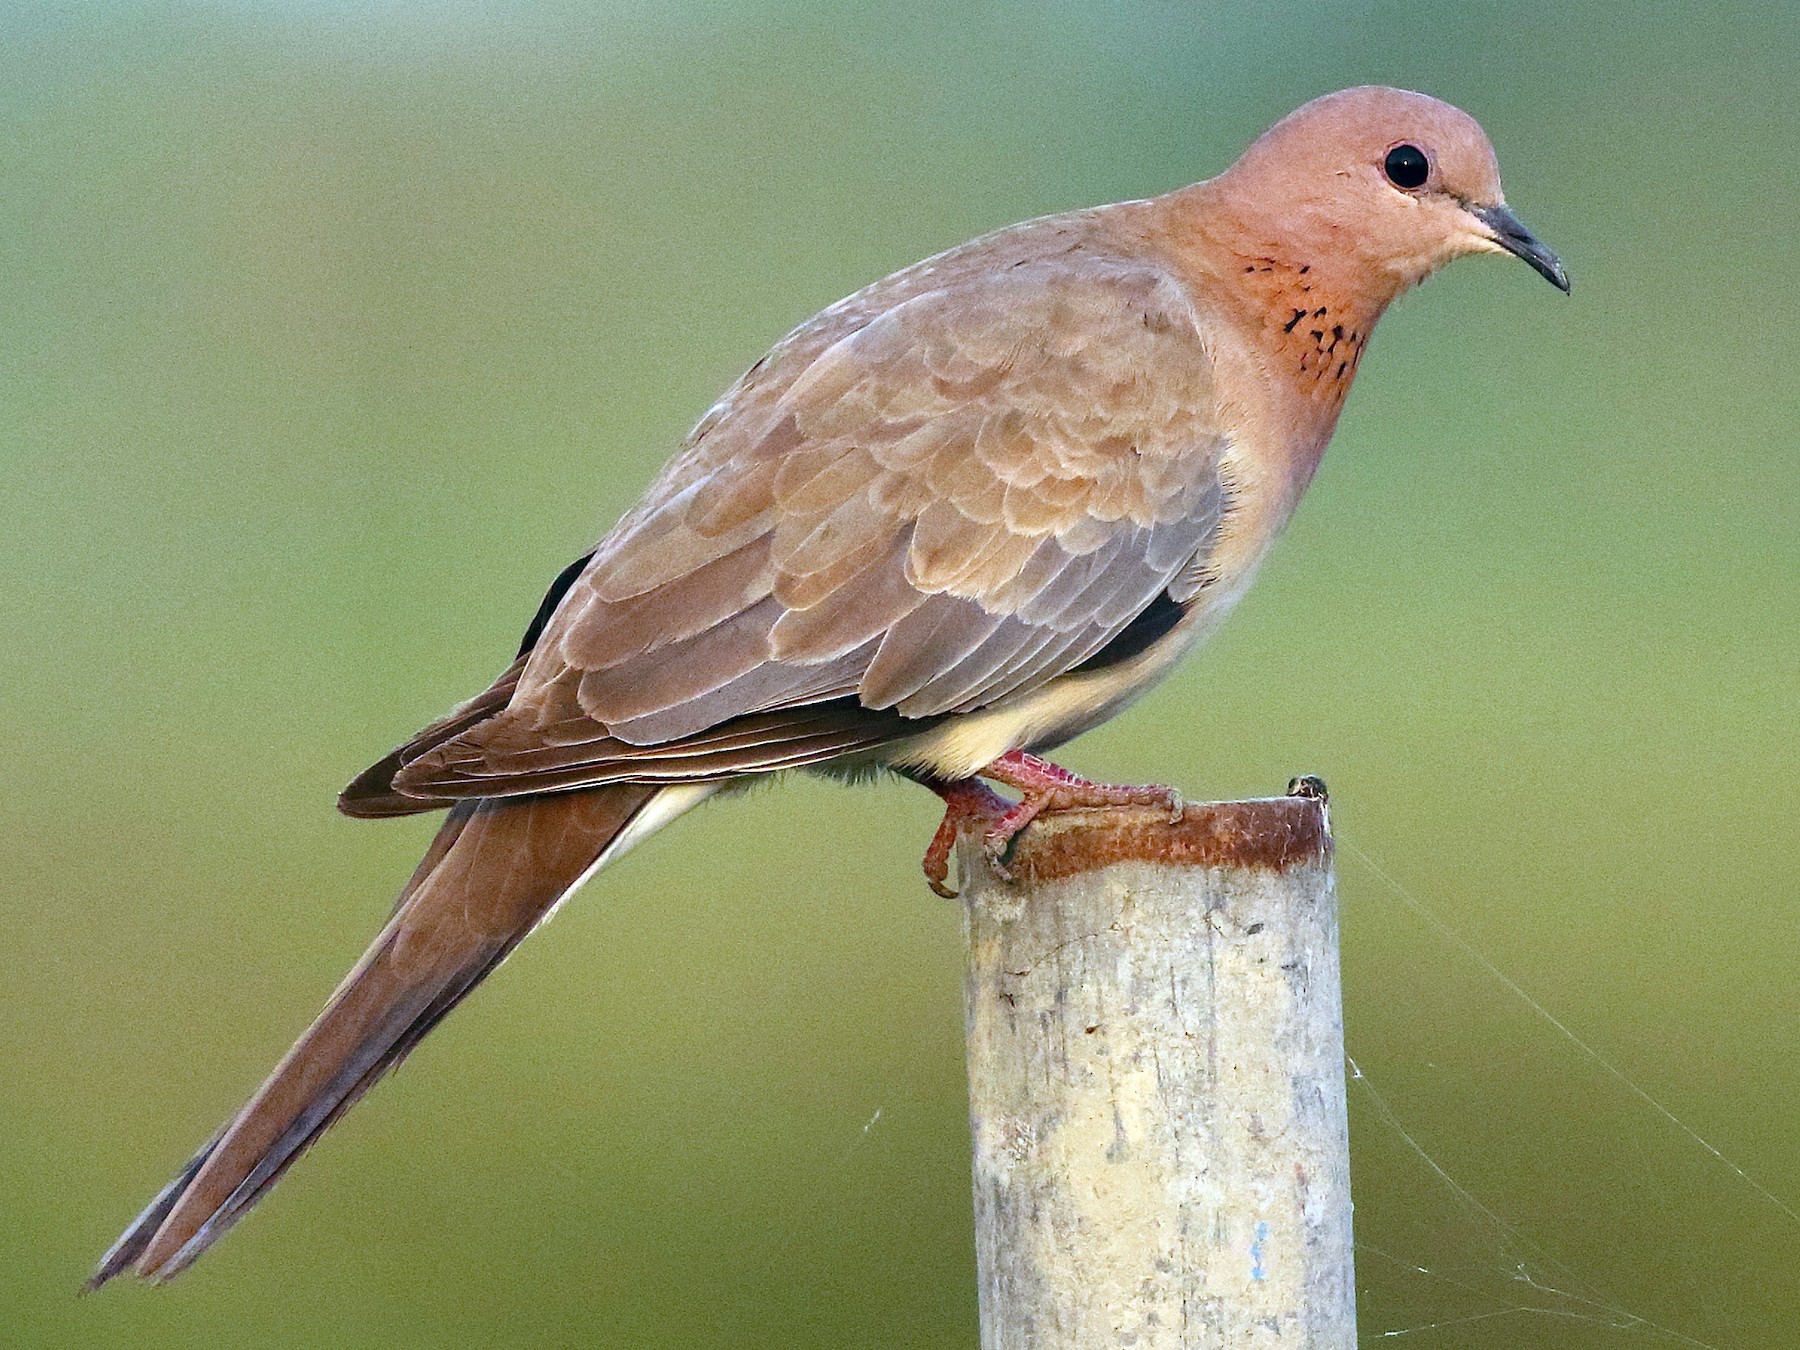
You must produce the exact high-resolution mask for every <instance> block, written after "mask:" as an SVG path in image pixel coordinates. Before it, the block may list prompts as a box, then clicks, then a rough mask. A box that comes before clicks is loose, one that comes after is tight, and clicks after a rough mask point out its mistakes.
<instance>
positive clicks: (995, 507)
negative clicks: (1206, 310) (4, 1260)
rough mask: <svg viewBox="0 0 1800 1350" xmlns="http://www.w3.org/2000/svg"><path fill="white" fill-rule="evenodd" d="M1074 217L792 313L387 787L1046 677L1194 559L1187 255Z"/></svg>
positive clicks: (691, 762)
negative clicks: (785, 330) (1158, 252)
mask: <svg viewBox="0 0 1800 1350" xmlns="http://www.w3.org/2000/svg"><path fill="white" fill-rule="evenodd" d="M1034 228H1035V229H1036V231H1037V232H1036V233H1033V229H1034ZM1084 238H1085V237H1084V236H1082V235H1081V232H1080V228H1079V225H1078V223H1077V224H1076V225H1071V224H1069V223H1068V222H1067V221H1065V222H1064V223H1063V224H1061V225H1057V226H1055V227H1054V228H1052V227H1050V226H1040V227H1025V228H1024V229H1023V230H1022V231H1020V232H1019V237H1018V239H1017V240H1016V241H1014V243H1012V244H1011V245H1009V247H1011V248H1012V250H1013V251H1014V253H1016V254H1017V255H1018V256H1016V257H1012V258H1010V259H1008V260H1007V261H1008V265H1000V263H999V262H997V261H996V260H995V257H994V253H995V251H996V249H999V245H997V244H996V243H995V241H993V240H990V241H987V244H986V249H987V255H986V262H985V265H983V266H980V267H976V266H973V265H969V266H964V265H963V264H962V262H961V260H960V258H959V255H956V254H951V255H946V257H945V258H943V259H937V260H933V261H932V263H930V264H928V265H922V266H921V268H920V269H913V270H912V271H911V272H909V273H901V274H897V276H896V277H894V278H890V279H889V280H888V281H886V282H883V283H880V284H879V285H878V286H877V287H874V288H871V290H870V291H868V292H864V293H861V294H859V295H858V296H854V297H851V299H850V300H847V301H845V302H843V303H842V304H840V305H838V306H834V307H833V308H832V309H830V310H827V311H825V313H824V314H822V315H820V316H819V317H818V318H816V319H815V320H813V321H812V323H810V324H808V325H806V326H805V327H803V328H801V329H798V330H796V332H795V333H793V334H790V335H789V337H788V338H787V339H785V340H784V341H783V343H782V344H781V345H780V346H778V347H777V348H776V349H775V351H774V352H773V353H771V355H770V356H769V357H768V358H765V360H764V361H763V362H760V363H758V365H757V366H756V367H755V368H754V369H753V371H752V372H751V374H750V375H748V376H746V377H745V379H744V380H743V381H741V382H740V383H739V385H738V386H737V387H735V388H734V389H733V391H732V392H731V393H729V394H728V395H727V396H726V397H725V398H724V399H723V400H721V402H720V403H719V404H718V405H717V406H715V407H714V408H713V409H712V410H710V411H709V412H708V414H707V415H706V417H705V418H703V419H702V421H701V424H700V425H699V427H697V428H696V430H695V432H694V434H693V436H692V437H691V438H690V441H689V444H688V445H687V447H686V448H685V449H684V451H683V452H682V453H681V454H680V455H678V456H677V457H676V459H675V460H674V461H672V462H671V464H670V466H669V467H668V468H667V469H666V470H665V472H664V474H663V476H662V478H661V479H660V480H659V481H658V483H657V484H656V485H655V486H654V487H653V488H652V490H651V492H650V494H649V495H648V496H647V497H646V499H645V501H644V502H643V503H642V504H641V505H640V506H639V507H638V508H637V509H636V510H634V511H633V512H632V513H631V514H630V515H629V516H627V517H626V519H625V520H624V521H622V522H621V523H620V525H619V526H618V527H617V528H616V529H615V530H614V531H613V532H612V534H611V535H609V536H608V537H607V539H605V540H603V541H602V542H601V544H600V545H599V546H598V547H597V548H596V549H595V551H594V554H593V556H592V559H591V560H590V562H589V563H588V565H587V568H586V570H585V571H584V572H583V573H582V574H581V576H580V577H578V578H577V579H576V580H575V581H574V583H573V584H572V585H570V586H569V588H568V593H567V595H566V596H565V597H564V598H563V601H562V603H561V605H560V606H559V607H558V608H557V610H556V612H555V613H554V614H553V615H551V616H550V619H549V622H548V624H547V626H546V627H545V629H544V632H543V636H542V638H541V640H540V641H539V643H538V645H537V648H536V650H535V651H534V652H533V653H532V654H531V656H530V658H529V660H528V662H527V664H526V666H525V668H524V670H523V672H522V673H521V674H520V675H519V676H518V678H517V689H516V692H514V693H513V694H512V695H511V697H510V701H509V702H507V704H506V705H505V706H504V707H503V708H502V709H499V710H497V711H494V712H493V713H492V715H490V716H487V717H485V719H484V720H480V721H477V722H475V723H473V724H471V725H465V726H462V727H460V728H459V729H458V730H457V731H456V732H455V734H452V735H449V736H446V737H440V738H438V739H436V740H434V741H432V742H431V743H429V744H420V745H419V746H418V748H417V750H416V752H415V753H412V754H409V755H405V756H403V762H402V763H401V764H400V767H399V768H398V770H397V771H396V772H395V773H394V774H393V775H392V785H393V787H394V788H396V789H397V790H398V791H399V792H400V793H403V794H412V795H416V796H418V797H420V798H426V797H429V798H431V799H432V800H444V799H454V798H460V797H466V796H472V795H495V794H506V793H514V792H533V791H545V790H551V789H554V788H559V787H568V786H578V785H586V784H590V783H601V782H617V781H622V780H628V779H631V778H633V777H641V778H643V779H645V780H651V779H655V780H658V781H661V780H664V779H668V778H676V777H681V776H700V777H704V776H708V775H714V776H716V775H722V774H728V773H743V772H758V771H767V770H770V769H774V768H779V767H787V766H792V765H797V764H806V763H814V762H817V761H819V760H820V759H824V758H830V757H832V756H836V755H841V754H846V753H854V752H859V751H863V750H867V749H870V748H871V747H877V746H879V745H881V744H883V743H885V742H887V741H892V740H897V739H901V738H904V737H906V736H907V735H910V734H913V733H915V732H917V731H918V730H919V729H921V728H922V727H924V726H928V725H930V724H931V723H932V722H933V721H935V720H936V719H938V718H940V717H942V716H945V715H949V714H952V713H959V712H967V711H971V710H973V709H976V708H979V707H984V706H988V705H990V704H993V703H996V702H1001V701H1004V700H1006V699H1010V698H1016V697H1020V696H1022V695H1024V694H1025V693H1028V692H1030V691H1031V690H1033V689H1035V688H1039V687H1041V686H1042V685H1043V684H1044V683H1047V682H1048V681H1050V680H1053V679H1055V678H1057V677H1058V676H1060V675H1063V674H1065V673H1067V672H1069V671H1070V670H1073V669H1074V668H1075V667H1077V666H1078V665H1079V664H1080V663H1081V662H1082V661H1084V660H1086V659H1088V658H1089V657H1090V656H1092V655H1093V654H1094V653H1095V652H1097V651H1099V650H1100V649H1101V648H1102V647H1104V646H1105V645H1106V643H1107V642H1108V641H1110V640H1111V639H1112V638H1113V637H1115V636H1117V635H1118V634H1119V633H1120V632H1121V631H1122V630H1123V629H1124V628H1125V627H1126V626H1127V625H1128V624H1129V623H1130V622H1131V620H1132V619H1133V618H1134V617H1135V616H1136V615H1138V614H1140V613H1142V612H1143V611H1144V610H1146V609H1147V608H1149V607H1150V606H1151V605H1152V604H1153V603H1156V602H1157V601H1158V598H1159V597H1161V596H1163V595H1164V593H1165V592H1168V591H1169V590H1170V588H1171V586H1183V587H1188V588H1190V589H1191V588H1192V587H1193V586H1195V585H1197V584H1198V583H1196V582H1193V581H1192V578H1194V577H1197V576H1200V575H1201V574H1202V572H1203V571H1204V567H1205V565H1206V564H1205V560H1206V558H1207V557H1208V556H1209V555H1210V552H1211V551H1212V550H1213V549H1214V548H1216V546H1217V543H1218V539H1219V535H1220V531H1221V529H1222V521H1223V516H1224V513H1225V510H1226V509H1227V507H1228V506H1229V493H1228V492H1227V490H1226V488H1225V485H1224V480H1223V470H1222V468H1221V463H1222V460H1223V458H1224V453H1225V450H1226V448H1227V442H1226V436H1225V433H1224V431H1223V430H1222V429H1221V426H1220V420H1219V411H1218V408H1217V400H1216V397H1215V395H1214V392H1213V387H1212V382H1211V365H1210V358H1209V357H1208V355H1207V353H1206V349H1205V344H1204V343H1203V342H1202V340H1201V337H1200V334H1199V331H1198V327H1197V324H1196V321H1195V320H1194V317H1193V310H1192V306H1191V303H1190V301H1189V299H1188V297H1187V293H1186V292H1185V291H1183V290H1182V289H1181V287H1180V286H1179V285H1178V284H1177V283H1176V282H1175V281H1173V280H1172V279H1171V278H1169V277H1168V276H1166V275H1165V274H1163V273H1162V272H1160V271H1159V270H1158V269H1157V268H1156V267H1155V266H1154V265H1151V264H1149V263H1145V262H1141V261H1134V260H1132V259H1129V258H1125V257H1121V256H1118V255H1117V254H1113V255H1110V256H1109V255H1106V254H1105V253H1104V252H1101V251H1096V250H1094V249H1092V248H1091V247H1089V246H1086V245H1084V242H1083V241H1084ZM1084 247H1085V248H1086V251H1083V250H1084ZM999 251H1000V252H1001V253H1002V254H1003V255H1004V254H1005V252H1006V250H1005V249H999ZM1013 264H1016V265H1013ZM384 763H385V761H384ZM359 781H360V780H359Z"/></svg>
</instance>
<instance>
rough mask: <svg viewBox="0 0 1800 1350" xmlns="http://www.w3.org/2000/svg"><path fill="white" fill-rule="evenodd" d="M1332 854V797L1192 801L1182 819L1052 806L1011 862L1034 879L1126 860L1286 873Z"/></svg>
mask: <svg viewBox="0 0 1800 1350" xmlns="http://www.w3.org/2000/svg"><path fill="white" fill-rule="evenodd" d="M1330 856H1331V824H1330V818H1329V815H1328V813H1327V810H1326V804H1325V801H1324V800H1323V798H1322V797H1318V796H1312V795H1305V796H1292V797H1268V798H1263V799H1260V800H1257V801H1247V802H1201V803H1196V804H1189V805H1188V806H1187V807H1186V808H1185V809H1184V810H1183V812H1182V816H1181V819H1180V820H1178V821H1171V820H1170V819H1169V814H1168V812H1167V811H1165V810H1163V809H1162V808H1161V807H1155V806H1129V807H1119V806H1114V807H1105V808H1101V809H1097V810H1096V809H1086V808H1083V809H1078V810H1071V811H1046V812H1045V813H1044V814H1043V815H1042V816H1040V817H1038V819H1037V820H1035V821H1033V822H1032V824H1031V825H1030V826H1029V827H1028V828H1027V829H1026V830H1025V831H1024V833H1022V834H1021V835H1020V836H1019V840H1018V843H1017V845H1016V846H1015V848H1014V851H1013V855H1012V857H1011V859H1010V860H1009V863H1008V867H1009V870H1010V871H1011V872H1012V874H1013V876H1014V877H1015V878H1016V879H1018V880H1019V881H1023V882H1026V883H1031V882H1040V881H1055V880H1057V879H1058V878H1061V877H1070V876H1075V875H1077V874H1078V873H1081V872H1091V871H1093V870H1094V869H1095V868H1097V867H1107V866H1110V865H1111V864H1113V863H1116V862H1125V861H1137V862H1152V863H1173V864H1181V865H1186V866H1190V867H1256V868H1266V869H1268V870H1270V871H1275V872H1285V871H1286V870H1287V869H1288V868H1290V867H1297V866H1301V865H1304V864H1308V863H1322V862H1324V861H1326V860H1327V859H1328V858H1329V857H1330Z"/></svg>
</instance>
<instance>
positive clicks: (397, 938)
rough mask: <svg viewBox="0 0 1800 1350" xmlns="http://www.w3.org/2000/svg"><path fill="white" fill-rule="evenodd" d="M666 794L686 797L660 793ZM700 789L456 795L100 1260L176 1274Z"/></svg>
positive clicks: (114, 1267)
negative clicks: (286, 1036)
mask: <svg viewBox="0 0 1800 1350" xmlns="http://www.w3.org/2000/svg"><path fill="white" fill-rule="evenodd" d="M659 795H668V796H671V797H680V798H682V800H680V801H678V802H677V801H670V802H665V803H661V804H658V805H653V803H655V800H656V798H657V797H658V796H659ZM703 795H705V794H704V793H703V792H702V793H699V794H698V795H695V794H694V789H692V788H689V789H685V790H683V789H673V790H671V789H659V788H656V787H651V786H641V785H636V784H624V785H619V786H615V787H607V788H599V789H594V790H590V791H586V792H573V793H567V794H562V795H557V796H545V797H530V798H520V799H514V800H511V801H504V802H480V803H472V804H469V805H467V806H459V807H458V808H457V809H456V810H455V811H453V812H452V814H451V816H450V818H449V819H448V820H447V821H445V823H444V827H443V829H442V830H441V831H440V832H439V835H438V838H437V840H436V841H435V842H434V843H433V845H432V847H431V850H430V851H429V852H428V853H427V854H426V856H425V860H424V861H423V862H422V863H421V864H420V866H419V869H418V871H417V872H416V873H415V874H414V876H413V878H412V880H411V881H410V882H408V883H407V887H406V889H405V890H404V891H403V892H402V893H401V897H400V903H399V905H398V906H397V907H396V909H395V911H394V915H393V917H392V918H391V919H390V920H389V921H388V923H387V926H386V927H384V928H383V929H382V930H381V932H380V933H379V934H378V935H377V936H376V938H375V941H374V942H373V943H372V944H371V945H370V947H369V950H368V951H367V952H366V953H365V954H364V956H363V958H362V960H361V961H359V962H358V963H357V965H356V967H355V969H353V970H352V971H351V972H350V974H349V975H348V976H346V977H345V979H344V982H343V983H342V984H341V985H340V986H339V987H338V990H337V992H336V993H335V994H333V995H332V997H331V1001H330V1002H329V1003H328V1004H326V1006H325V1010H324V1011H323V1012H322V1013H320V1014H319V1017H318V1019H317V1020H316V1021H315V1022H314V1023H313V1024H312V1026H311V1027H310V1028H309V1029H308V1030H307V1032H306V1034H305V1035H304V1036H302V1037H301V1038H300V1040H299V1041H298V1042H296V1043H295V1045H294V1047H293V1049H291V1050H290V1051H288V1053H287V1055H286V1057H285V1058H283V1060H282V1061H281V1063H280V1064H279V1065H278V1066H276V1069H275V1071H274V1073H272V1074H271V1075H270V1076H269V1079H268V1081H267V1082H265V1083H264V1084H263V1086H262V1088H261V1089H260V1090H259V1091H258V1092H257V1094H256V1096H255V1097H253V1098H252V1099H251V1101H250V1103H249V1104H248V1105H247V1106H245V1107H244V1109H243V1110H242V1111H240V1112H239V1113H238V1115H237V1116H236V1117H235V1118H233V1119H232V1120H231V1121H229V1122H228V1123H227V1124H226V1126H225V1127H224V1128H223V1129H222V1130H221V1131H220V1132H219V1133H218V1134H217V1135H215V1136H214V1137H213V1138H212V1140H211V1141H209V1142H208V1143H207V1145H206V1147H204V1148H203V1149H201V1150H200V1152H199V1153H198V1154H196V1155H195V1157H194V1158H193V1159H192V1161H190V1162H189V1163H188V1165H187V1166H186V1167H185V1168H183V1169H182V1171H181V1172H180V1174H179V1175H177V1176H176V1178H175V1180H174V1181H172V1182H171V1183H170V1184H169V1185H168V1186H167V1187H165V1188H164V1189H163V1191H162V1192H161V1193H160V1194H158V1195H157V1197H156V1199H154V1200H153V1201H151V1203H150V1205H149V1207H148V1208H146V1209H145V1210H144V1212H143V1213H142V1214H141V1215H139V1216H138V1218H137V1220H136V1221H135V1222H134V1223H133V1224H132V1225H131V1227H130V1228H128V1229H126V1231H125V1233H124V1234H123V1236H121V1237H120V1238H119V1240H118V1242H116V1243H115V1244H114V1245H113V1247H112V1249H111V1250H110V1251H108V1252H107V1253H106V1255H105V1256H104V1257H103V1258H102V1259H101V1262H100V1266H99V1268H98V1269H97V1270H96V1271H95V1273H94V1276H93V1279H92V1280H90V1281H89V1284H88V1287H89V1288H98V1287H99V1286H100V1285H102V1284H104V1283H105V1282H106V1281H107V1280H109V1279H111V1278H112V1277H113V1276H115V1275H118V1274H120V1273H122V1272H124V1271H127V1270H129V1271H132V1272H133V1273H135V1274H138V1275H141V1276H144V1277H145V1278H148V1279H152V1280H157V1281H161V1280H166V1279H169V1278H170V1277H172V1276H174V1275H177V1274H179V1273H180V1272H181V1271H182V1270H184V1269H185V1268H186V1267H187V1266H189V1265H190V1264H192V1262H193V1261H194V1260H195V1258H197V1257H198V1256H199V1255H200V1254H201V1253H202V1252H204V1251H205V1250H206V1249H207V1248H208V1247H210V1246H211V1245H212V1244H213V1243H214V1242H216V1241H218V1239H219V1238H220V1237H222V1236H223V1235H224V1234H225V1232H226V1231H227V1230H228V1229H229V1228H230V1227H231V1225H232V1224H234V1223H236V1222H237V1221H238V1220H239V1219H240V1218H242V1217H243V1216H244V1214H245V1212H246V1211H248V1210H249V1209H250V1207H251V1206H252V1205H254V1204H255V1203H256V1202H257V1201H258V1200H259V1199H261V1198H262V1196H263V1195H264V1194H266V1193H267V1191H268V1189H269V1188H270V1187H271V1186H273V1185H274V1184H275V1182H276V1181H277V1180H278V1179H279V1178H280V1176H281V1174H282V1173H283V1172H285V1171H286V1170H287V1168H288V1167H290V1166H291V1165H292V1164H293V1163H294V1162H295V1161H296V1160H297V1159H298V1158H299V1157H300V1155H301V1154H302V1153H304V1152H305V1151H306V1149H307V1148H308V1147H309V1146H310V1145H311V1144H312V1143H313V1142H314V1141H315V1140H316V1139H318V1137H319V1136H320V1135H321V1134H322V1133H324V1131H325V1130H326V1129H327V1128H328V1127H329V1126H330V1125H331V1123H332V1122H333V1121H335V1120H336V1119H337V1118H338V1117H339V1116H341V1115H342V1114H343V1113H344V1112H345V1111H347V1110H349V1108H350V1107H351V1106H352V1105H354V1104H355V1102H356V1101H357V1099H358V1098H360V1097H361V1096H362V1095H363V1093H365V1092H367V1091H368V1090H369V1088H370V1087H372V1086H373V1085H374V1083H375V1082H376V1080H377V1079H379V1078H380V1077H381V1076H382V1074H384V1073H386V1072H387V1071H388V1070H389V1069H392V1068H393V1067H395V1066H396V1065H397V1064H399V1062H400V1061H401V1060H402V1059H404V1058H405V1057H406V1055H407V1054H408V1052H410V1051H411V1050H412V1048H413V1047H414V1046H415V1045H417V1044H418V1043H419V1041H420V1040H421V1039H423V1037H424V1036H425V1035H426V1033H428V1032H429V1031H430V1030H431V1029H432V1028H433V1027H434V1026H436V1025H437V1023H438V1022H439V1021H440V1020H442V1019H443V1017H444V1016H445V1015H446V1014H447V1013H449V1012H450V1010H451V1009H452V1008H454V1007H455V1006H456V1005H457V1004H458V1003H459V1002H461V1000H462V999H463V998H464V997H465V996H466V995H467V994H468V992H469V991H470V990H471V989H473V988H474V987H475V986H476V985H477V984H479V983H480V982H481V980H482V979H483V978H484V977H485V976H486V975H488V974H489V972H491V971H492V970H493V969H494V968H495V967H496V966H498V965H499V964H500V963H501V962H502V961H503V960H505V959H506V956H507V954H508V953H510V952H511V951H512V949H513V948H514V947H515V946H517V945H518V943H519V942H520V941H521V940H522V939H523V938H524V937H525V936H526V934H528V933H529V932H530V931H531V930H532V928H533V927H535V926H536V925H537V924H538V923H539V922H540V921H541V920H542V919H543V918H544V917H545V916H546V915H547V914H548V913H549V912H550V911H551V910H552V909H553V908H554V907H555V906H556V904H557V902H558V901H560V900H561V899H562V898H563V897H564V896H565V895H566V894H568V892H569V891H571V890H572V889H573V888H574V887H575V886H577V885H578V884H579V883H580V882H581V881H582V879H583V878H584V877H585V876H586V875H587V874H588V873H589V872H590V871H591V870H593V869H594V867H595V866H596V865H597V864H599V863H602V862H606V861H610V859H611V858H612V857H613V856H616V855H617V853H619V852H622V851H623V848H624V847H627V846H629V844H630V843H632V842H635V840H636V838H638V837H641V836H642V835H643V834H645V833H648V832H649V830H650V829H653V828H655V827H656V826H659V825H661V824H665V823H667V821H668V820H670V819H673V817H674V816H675V815H678V814H680V811H681V810H684V809H686V807H687V806H690V805H693V804H694V802H695V801H697V800H698V799H699V796H703Z"/></svg>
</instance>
